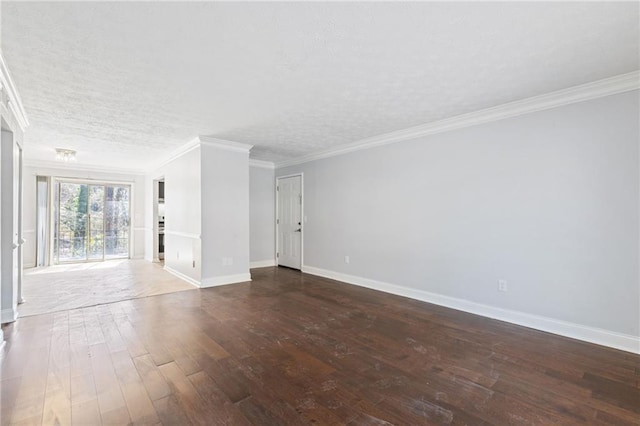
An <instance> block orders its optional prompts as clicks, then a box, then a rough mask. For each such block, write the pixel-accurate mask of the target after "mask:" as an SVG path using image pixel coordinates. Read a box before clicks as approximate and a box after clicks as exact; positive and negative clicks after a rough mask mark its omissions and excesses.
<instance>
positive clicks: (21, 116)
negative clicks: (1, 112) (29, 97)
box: [0, 50, 29, 132]
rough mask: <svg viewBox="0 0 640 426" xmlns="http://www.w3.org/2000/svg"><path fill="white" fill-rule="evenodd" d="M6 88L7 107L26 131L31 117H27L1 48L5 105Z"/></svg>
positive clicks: (0, 97)
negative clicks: (5, 93) (5, 94)
mask: <svg viewBox="0 0 640 426" xmlns="http://www.w3.org/2000/svg"><path fill="white" fill-rule="evenodd" d="M5 90H6V92H7V98H6V107H7V108H8V109H9V110H10V111H11V113H12V114H13V116H14V117H15V119H16V122H17V123H18V125H19V126H20V129H22V131H23V132H24V130H25V129H26V128H27V127H28V126H29V119H28V118H27V113H26V112H25V111H24V106H23V105H22V100H21V99H20V95H19V94H18V90H17V89H16V85H15V83H14V82H13V79H12V78H11V73H9V67H7V63H6V61H5V60H4V56H3V55H2V51H1V50H0V101H2V104H3V105H5V97H4V94H3V93H2V92H4V91H5Z"/></svg>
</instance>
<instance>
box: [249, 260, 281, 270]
mask: <svg viewBox="0 0 640 426" xmlns="http://www.w3.org/2000/svg"><path fill="white" fill-rule="evenodd" d="M268 266H276V261H275V259H267V260H257V261H255V262H250V263H249V268H251V269H253V268H266V267H268Z"/></svg>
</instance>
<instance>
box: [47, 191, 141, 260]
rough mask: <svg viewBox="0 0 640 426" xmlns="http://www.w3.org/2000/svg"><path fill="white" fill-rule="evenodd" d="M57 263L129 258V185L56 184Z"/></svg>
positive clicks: (55, 246)
mask: <svg viewBox="0 0 640 426" xmlns="http://www.w3.org/2000/svg"><path fill="white" fill-rule="evenodd" d="M54 190H55V192H54V194H55V199H54V235H53V242H54V259H55V262H56V263H64V262H84V261H96V260H104V259H114V258H126V257H129V224H130V193H131V189H130V187H129V186H128V185H109V184H94V183H82V182H67V181H56V185H55V189H54Z"/></svg>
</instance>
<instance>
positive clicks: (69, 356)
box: [0, 268, 640, 426]
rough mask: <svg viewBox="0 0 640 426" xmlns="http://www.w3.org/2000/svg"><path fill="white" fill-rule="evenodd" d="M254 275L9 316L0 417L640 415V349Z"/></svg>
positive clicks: (383, 420)
mask: <svg viewBox="0 0 640 426" xmlns="http://www.w3.org/2000/svg"><path fill="white" fill-rule="evenodd" d="M148 279H149V282H147V283H145V284H144V285H145V286H147V287H148V288H152V287H153V285H154V283H153V280H154V279H155V277H154V276H153V275H151V276H150V277H149V278H148ZM252 279H253V281H252V282H251V283H240V284H234V285H230V286H222V287H217V288H211V289H204V290H197V289H193V290H191V291H179V292H175V293H170V294H162V295H156V296H151V297H145V298H139V299H132V300H125V301H119V302H114V303H109V304H105V305H96V306H87V307H78V308H75V309H70V310H61V311H59V312H55V313H48V314H43V315H34V316H30V317H26V318H21V319H19V320H18V321H17V322H15V323H13V324H11V325H9V326H6V327H4V328H3V330H4V332H5V337H6V339H7V344H6V345H5V347H4V349H3V350H2V352H1V353H0V404H1V405H0V408H1V409H2V415H1V416H0V424H2V425H3V426H4V425H9V424H78V425H87V424H91V425H97V424H159V423H162V424H165V425H169V424H180V425H189V424H221V425H222V424H224V425H245V424H246V425H248V424H256V425H262V424H288V425H296V424H300V425H307V424H312V423H313V424H331V425H333V424H350V425H384V424H474V425H485V424H486V425H489V424H494V425H504V424H551V423H554V424H601V425H605V424H617V425H618V424H619V425H638V424H640V422H639V419H640V356H638V355H634V354H630V353H627V352H622V351H617V350H614V349H610V348H604V347H599V346H597V345H593V344H589V343H585V342H580V341H576V340H572V339H568V338H564V337H560V336H554V335H551V334H548V333H543V332H538V331H535V330H532V329H527V328H523V327H518V326H515V325H512V324H508V323H504V322H500V321H494V320H491V319H487V318H483V317H478V316H475V315H471V314H467V313H464V312H460V311H454V310H450V309H446V308H443V307H440V306H435V305H430V304H427V303H423V302H419V301H415V300H410V299H406V298H402V297H398V296H393V295H389V294H385V293H380V292H376V291H373V290H368V289H364V288H359V287H355V286H351V285H347V284H344V283H340V282H337V281H332V280H328V279H323V278H318V277H313V276H310V275H305V274H302V273H299V272H297V271H293V270H289V269H279V268H262V269H256V270H253V271H252ZM74 285H76V284H74ZM63 306H64V305H63Z"/></svg>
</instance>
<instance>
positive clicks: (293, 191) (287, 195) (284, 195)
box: [276, 175, 303, 269]
mask: <svg viewBox="0 0 640 426" xmlns="http://www.w3.org/2000/svg"><path fill="white" fill-rule="evenodd" d="M276 184H277V186H276V194H277V208H278V211H277V216H276V228H277V232H278V246H277V253H276V261H277V264H278V265H279V266H287V267H289V268H294V269H301V267H302V232H303V230H302V176H301V175H295V176H288V177H281V178H278V179H277V180H276Z"/></svg>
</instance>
